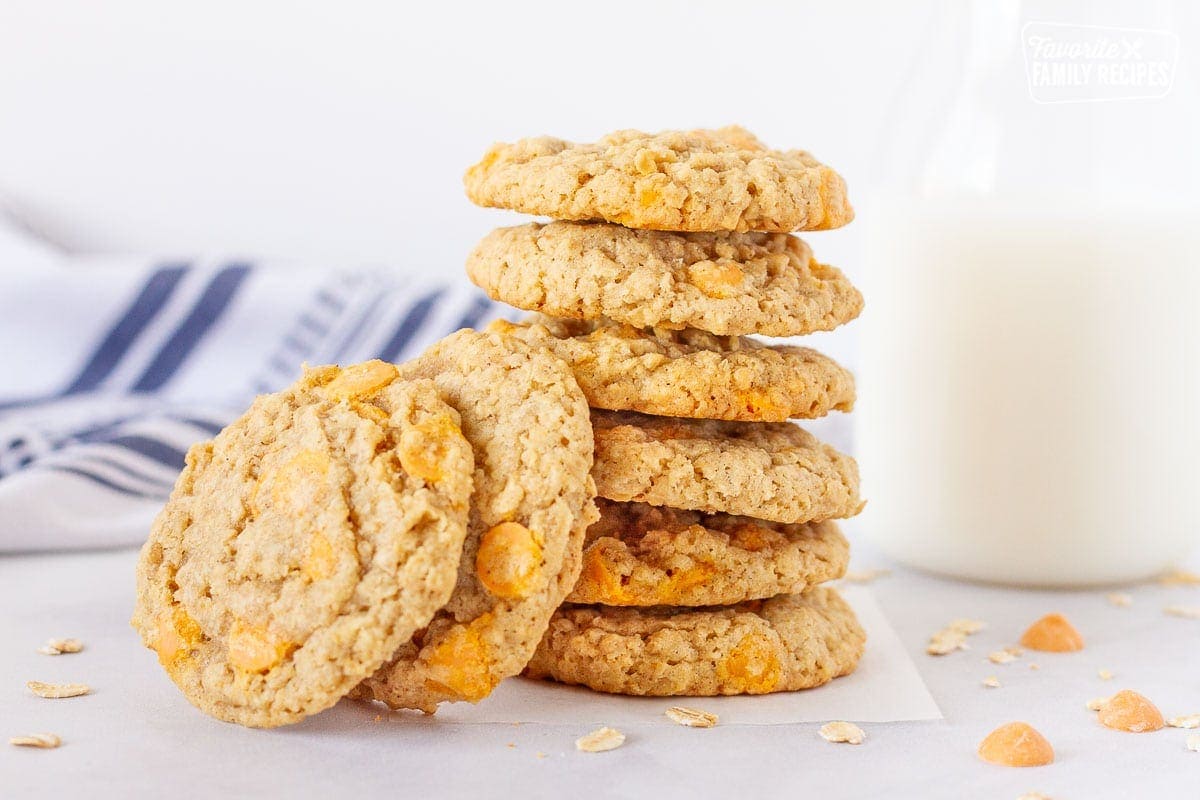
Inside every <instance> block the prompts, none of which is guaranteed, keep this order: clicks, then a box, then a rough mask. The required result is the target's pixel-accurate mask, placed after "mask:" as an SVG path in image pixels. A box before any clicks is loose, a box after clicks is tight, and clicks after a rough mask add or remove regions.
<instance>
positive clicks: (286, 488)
mask: <svg viewBox="0 0 1200 800" xmlns="http://www.w3.org/2000/svg"><path fill="white" fill-rule="evenodd" d="M473 465H474V461H473V456H472V453H471V447H470V445H469V444H468V443H467V440H466V439H465V438H464V436H463V434H462V431H461V429H460V421H459V416H458V413H457V412H456V411H454V409H453V408H451V407H450V406H448V405H447V404H446V403H445V402H443V401H442V399H441V397H440V396H439V392H438V389H437V387H436V386H435V385H434V383H433V382H432V381H429V380H411V379H409V380H406V379H401V378H399V377H398V375H397V371H396V368H395V367H394V366H392V365H390V364H385V363H383V362H380V361H373V362H367V363H365V364H359V365H357V366H354V367H348V368H346V369H339V368H338V367H320V368H316V369H310V370H307V371H306V372H305V373H304V376H303V377H302V378H301V379H300V381H299V382H297V383H296V384H295V385H293V386H292V387H291V388H289V389H287V390H285V391H283V392H279V393H277V394H272V395H265V396H262V397H259V398H257V399H256V400H255V401H254V403H253V404H252V405H251V407H250V409H249V410H248V411H247V412H246V413H245V414H244V415H242V417H241V418H239V419H238V420H237V421H235V422H233V423H232V424H230V425H229V426H228V427H227V428H225V429H224V430H223V431H221V432H220V433H219V434H218V435H217V436H216V438H215V439H213V440H212V441H209V442H203V443H201V444H198V445H196V446H195V447H193V448H192V449H191V451H190V452H189V453H188V456H187V465H186V467H185V468H184V470H183V473H182V474H181V475H180V477H179V480H178V481H177V483H176V485H175V489H174V491H173V492H172V494H171V498H170V499H169V500H168V502H167V505H166V507H165V508H164V509H163V511H162V513H161V514H160V515H159V517H158V519H157V520H156V521H155V523H154V526H153V529H152V530H151V533H150V538H149V540H148V541H147V543H146V545H145V546H144V547H143V549H142V553H141V558H140V560H139V562H138V567H137V588H138V596H137V604H136V608H135V611H134V616H133V625H134V627H135V628H136V629H137V630H138V632H139V633H140V634H141V636H142V640H143V641H144V642H145V644H146V646H147V647H150V648H151V649H153V650H155V651H156V652H157V653H158V659H159V662H160V663H161V664H162V665H163V667H164V668H165V669H166V671H167V673H168V674H169V675H170V676H171V678H172V679H173V680H174V681H175V683H176V684H178V686H179V688H180V689H182V690H183V693H184V695H185V696H186V697H187V698H188V700H190V701H191V702H192V703H193V704H194V705H196V706H197V707H199V708H200V709H201V710H203V711H205V712H207V713H209V714H212V715H213V716H215V717H218V718H220V719H223V720H227V721H231V722H238V723H241V724H243V725H252V726H256V727H273V726H276V725H283V724H286V723H290V722H295V721H297V720H299V719H301V718H302V717H304V716H306V715H309V714H313V713H316V712H318V711H321V710H322V709H324V708H327V707H329V706H331V705H333V704H334V703H335V702H337V700H338V698H340V697H342V696H343V695H345V694H346V693H347V692H349V691H350V690H351V689H353V688H354V686H355V685H356V684H358V682H359V681H361V680H362V679H363V678H364V677H366V676H368V675H370V674H371V673H372V672H374V671H375V670H376V669H378V668H379V666H380V665H381V664H383V662H384V661H386V660H387V659H388V658H389V657H390V656H391V655H392V653H393V652H395V650H396V648H397V647H399V646H400V645H401V644H402V643H404V642H406V641H408V640H409V639H410V638H411V637H412V635H413V633H414V632H415V631H416V630H417V629H419V628H421V627H423V626H425V625H426V624H427V623H429V621H430V619H432V617H433V615H434V613H435V612H436V611H437V609H439V608H441V607H442V606H443V605H445V604H446V601H447V600H449V599H450V595H451V592H452V591H453V589H454V582H455V576H456V572H457V567H458V558H459V554H460V552H461V550H462V545H463V540H464V537H465V535H466V525H467V501H468V499H469V497H470V494H471V487H472V480H473Z"/></svg>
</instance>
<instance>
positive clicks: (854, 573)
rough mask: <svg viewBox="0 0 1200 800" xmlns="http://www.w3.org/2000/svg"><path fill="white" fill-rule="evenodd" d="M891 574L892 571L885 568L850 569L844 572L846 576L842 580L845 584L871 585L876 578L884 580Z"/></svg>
mask: <svg viewBox="0 0 1200 800" xmlns="http://www.w3.org/2000/svg"><path fill="white" fill-rule="evenodd" d="M891 574H892V571H891V570H890V569H885V568H872V569H851V570H846V574H845V575H843V576H842V580H844V581H846V582H847V583H871V582H872V581H874V580H875V579H876V578H886V577H887V576H888V575H891Z"/></svg>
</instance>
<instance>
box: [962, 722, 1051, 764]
mask: <svg viewBox="0 0 1200 800" xmlns="http://www.w3.org/2000/svg"><path fill="white" fill-rule="evenodd" d="M979 757H980V758H982V759H983V760H984V761H987V762H988V763H990V764H997V765H999V766H1002V767H1040V766H1044V765H1046V764H1050V763H1052V762H1053V761H1054V748H1053V747H1051V746H1050V742H1048V741H1046V737H1044V736H1042V734H1040V733H1038V732H1037V731H1036V730H1035V729H1034V728H1033V726H1032V725H1030V724H1029V723H1027V722H1009V723H1008V724H1006V725H1001V726H1000V727H999V728H996V730H994V731H992V732H991V733H989V734H988V735H987V736H986V737H985V738H984V740H983V741H982V742H980V744H979Z"/></svg>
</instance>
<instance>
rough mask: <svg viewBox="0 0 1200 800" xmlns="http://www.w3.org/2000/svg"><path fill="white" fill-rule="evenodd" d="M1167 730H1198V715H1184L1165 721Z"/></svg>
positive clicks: (1199, 716)
mask: <svg viewBox="0 0 1200 800" xmlns="http://www.w3.org/2000/svg"><path fill="white" fill-rule="evenodd" d="M1167 727H1168V728H1200V714H1185V715H1184V716H1182V717H1171V718H1170V719H1169V720H1167Z"/></svg>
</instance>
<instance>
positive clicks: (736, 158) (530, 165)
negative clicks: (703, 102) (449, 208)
mask: <svg viewBox="0 0 1200 800" xmlns="http://www.w3.org/2000/svg"><path fill="white" fill-rule="evenodd" d="M463 183H464V185H465V186H466V190H467V196H468V197H470V198H471V201H472V202H474V203H476V204H478V205H482V206H493V207H499V208H510V209H513V210H515V211H523V212H525V213H527V214H539V215H544V216H548V217H554V218H555V219H566V220H596V219H599V220H605V221H606V222H613V223H616V224H618V225H624V226H627V227H630V228H643V229H648V230H663V231H775V232H786V231H795V230H809V231H816V230H826V229H828V228H837V227H840V226H842V225H845V224H846V223H848V222H850V220H852V219H854V210H853V209H852V208H851V207H850V203H849V201H848V200H847V199H846V182H845V181H844V180H843V179H842V177H841V176H840V175H838V174H837V173H836V172H834V171H833V170H832V169H830V168H829V167H827V166H825V165H824V164H822V163H821V162H819V161H817V160H816V159H815V158H813V156H812V155H811V154H810V153H807V152H805V151H804V150H787V151H780V150H771V149H769V148H768V147H767V146H766V145H764V144H763V143H762V142H760V141H758V139H756V138H755V137H754V136H753V134H751V133H750V132H749V131H747V130H745V129H743V128H738V127H728V128H721V129H717V130H692V131H664V132H662V133H654V134H651V133H642V132H641V131H634V130H624V131H617V132H615V133H611V134H609V135H608V136H605V137H604V138H602V139H600V141H598V142H595V143H589V144H576V143H573V142H567V141H563V140H562V139H555V138H552V137H548V136H542V137H535V138H529V139H522V140H520V141H518V142H515V143H513V144H496V145H493V146H492V148H491V149H490V150H488V152H487V153H486V154H485V155H484V157H483V159H482V160H481V161H480V162H479V163H478V164H475V165H474V166H473V167H471V168H470V169H468V170H467V173H466V175H465V176H464V178H463Z"/></svg>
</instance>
